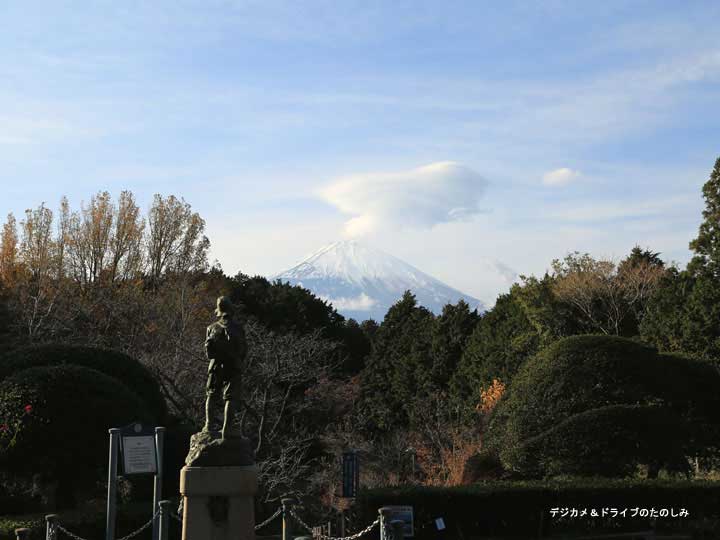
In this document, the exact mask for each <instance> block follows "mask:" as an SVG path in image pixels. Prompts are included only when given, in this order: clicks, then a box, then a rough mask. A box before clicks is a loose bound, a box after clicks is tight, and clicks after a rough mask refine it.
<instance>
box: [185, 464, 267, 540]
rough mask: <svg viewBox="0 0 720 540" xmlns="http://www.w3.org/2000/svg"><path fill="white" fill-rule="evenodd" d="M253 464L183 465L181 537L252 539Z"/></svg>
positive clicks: (253, 509) (254, 482) (256, 474)
mask: <svg viewBox="0 0 720 540" xmlns="http://www.w3.org/2000/svg"><path fill="white" fill-rule="evenodd" d="M257 476H258V473H257V467H255V466H254V465H248V466H235V467H223V466H214V467H183V468H182V471H180V494H181V495H182V497H183V534H182V540H255V504H254V495H255V493H256V492H257Z"/></svg>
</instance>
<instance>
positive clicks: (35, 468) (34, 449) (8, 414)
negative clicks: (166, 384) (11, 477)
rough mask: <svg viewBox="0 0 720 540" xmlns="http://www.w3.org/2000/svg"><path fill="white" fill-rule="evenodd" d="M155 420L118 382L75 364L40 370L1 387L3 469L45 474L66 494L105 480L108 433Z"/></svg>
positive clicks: (11, 379)
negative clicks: (136, 423) (103, 471)
mask: <svg viewBox="0 0 720 540" xmlns="http://www.w3.org/2000/svg"><path fill="white" fill-rule="evenodd" d="M135 420H140V421H145V422H150V421H152V420H154V418H152V415H151V414H150V412H149V411H148V408H147V407H146V406H145V404H144V403H143V401H142V400H141V399H140V398H139V397H138V396H137V395H136V394H135V393H134V392H132V391H131V390H130V389H129V388H127V387H126V386H125V385H123V384H122V383H121V382H120V381H118V380H117V379H115V378H112V377H109V376H108V375H106V374H104V373H101V372H99V371H97V370H94V369H90V368H86V367H81V366H72V365H60V366H45V367H34V368H30V369H26V370H23V371H21V372H19V373H16V374H15V375H12V376H11V377H8V378H6V379H5V380H4V381H3V383H2V385H1V386H0V469H4V470H8V471H11V472H12V473H13V474H21V475H22V474H25V475H28V476H29V475H34V474H41V475H43V477H45V478H46V479H49V481H51V482H52V483H55V484H57V487H58V490H59V491H60V492H61V493H62V494H63V495H64V496H71V495H72V494H73V493H74V492H75V491H76V490H77V489H78V488H80V487H83V486H87V485H91V484H92V483H94V482H95V481H96V480H99V479H101V478H102V475H101V474H100V473H101V470H102V467H103V465H104V464H105V463H106V462H107V456H108V429H109V428H111V427H119V426H123V425H127V424H129V423H131V422H133V421H135Z"/></svg>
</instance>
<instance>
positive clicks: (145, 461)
mask: <svg viewBox="0 0 720 540" xmlns="http://www.w3.org/2000/svg"><path fill="white" fill-rule="evenodd" d="M120 452H121V454H122V471H123V475H130V474H155V473H157V470H158V466H157V450H156V448H155V428H152V427H151V428H146V427H144V426H143V425H142V424H140V423H135V424H130V425H129V426H125V427H124V428H122V430H121V432H120Z"/></svg>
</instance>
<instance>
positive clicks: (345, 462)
mask: <svg viewBox="0 0 720 540" xmlns="http://www.w3.org/2000/svg"><path fill="white" fill-rule="evenodd" d="M359 485H360V463H359V461H358V455H357V452H343V457H342V496H343V497H346V498H352V497H356V496H357V492H358V487H359Z"/></svg>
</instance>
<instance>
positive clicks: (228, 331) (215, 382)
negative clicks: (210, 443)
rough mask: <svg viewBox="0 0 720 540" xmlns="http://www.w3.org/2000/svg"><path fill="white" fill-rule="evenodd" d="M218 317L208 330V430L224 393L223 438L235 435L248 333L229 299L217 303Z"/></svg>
mask: <svg viewBox="0 0 720 540" xmlns="http://www.w3.org/2000/svg"><path fill="white" fill-rule="evenodd" d="M215 314H216V315H217V317H218V320H217V321H215V322H214V323H212V324H211V325H210V326H208V328H207V334H206V338H205V352H206V354H207V357H208V360H210V365H209V366H208V380H207V401H206V402H205V427H204V428H203V431H210V428H211V425H212V418H213V412H214V410H213V404H214V402H215V401H216V400H217V398H218V397H219V396H218V394H220V392H221V391H222V399H223V401H224V402H225V415H224V418H223V425H222V438H223V439H227V438H228V437H229V436H230V435H231V434H232V422H233V420H234V418H235V411H236V410H237V399H238V397H239V392H240V384H241V375H242V373H241V370H242V365H243V361H244V360H245V356H246V354H247V344H246V342H245V330H244V329H243V327H242V325H241V324H240V323H239V322H238V321H237V320H236V319H235V307H234V306H233V304H232V302H230V299H229V298H228V297H227V296H221V297H220V298H218V299H217V308H216V309H215Z"/></svg>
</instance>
